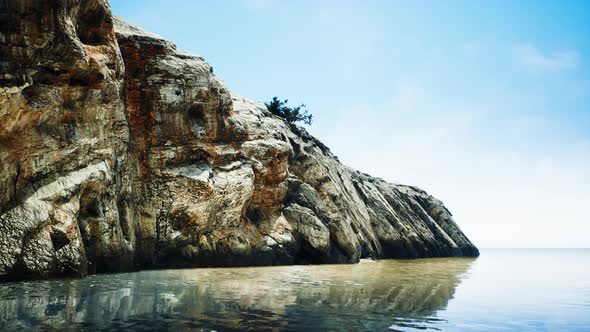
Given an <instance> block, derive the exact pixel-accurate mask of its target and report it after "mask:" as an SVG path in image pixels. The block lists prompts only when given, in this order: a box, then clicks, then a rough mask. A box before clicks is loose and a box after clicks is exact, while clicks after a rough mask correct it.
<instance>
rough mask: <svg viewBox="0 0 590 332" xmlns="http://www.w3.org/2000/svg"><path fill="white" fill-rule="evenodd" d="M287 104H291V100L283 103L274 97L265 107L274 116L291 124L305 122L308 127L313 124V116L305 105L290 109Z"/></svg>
mask: <svg viewBox="0 0 590 332" xmlns="http://www.w3.org/2000/svg"><path fill="white" fill-rule="evenodd" d="M287 103H289V99H285V100H284V101H281V100H280V99H279V98H277V97H273V98H272V100H271V101H269V102H268V103H264V105H266V108H267V109H268V110H269V111H270V112H271V113H272V114H274V115H278V116H280V117H281V118H283V119H285V120H286V121H287V122H288V123H289V124H294V123H295V122H303V123H305V124H306V125H310V124H311V121H312V118H313V115H312V114H311V113H309V112H308V111H307V109H306V106H305V104H301V105H299V106H296V107H289V106H287Z"/></svg>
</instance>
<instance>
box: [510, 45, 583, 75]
mask: <svg viewBox="0 0 590 332" xmlns="http://www.w3.org/2000/svg"><path fill="white" fill-rule="evenodd" d="M516 52H517V55H518V57H519V60H520V61H521V62H522V63H523V64H524V65H526V66H529V67H532V68H536V69H542V70H566V69H572V68H576V67H577V66H578V65H579V63H580V56H579V55H578V53H577V52H576V51H573V50H563V51H558V52H554V53H543V52H542V51H541V50H539V49H538V48H536V47H534V46H532V45H518V46H516Z"/></svg>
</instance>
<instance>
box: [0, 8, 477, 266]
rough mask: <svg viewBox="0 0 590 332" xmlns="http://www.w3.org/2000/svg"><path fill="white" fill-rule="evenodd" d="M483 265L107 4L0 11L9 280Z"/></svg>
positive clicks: (441, 224) (1, 218)
mask: <svg viewBox="0 0 590 332" xmlns="http://www.w3.org/2000/svg"><path fill="white" fill-rule="evenodd" d="M462 255H466V256H475V255H478V251H477V249H476V248H475V246H474V245H473V244H472V243H471V242H470V241H469V240H468V239H467V238H466V237H465V235H464V234H463V233H462V232H461V230H460V229H459V228H458V227H457V225H456V224H455V222H454V221H453V219H452V217H451V213H450V212H449V211H448V210H447V209H446V208H445V207H444V205H443V204H442V203H441V202H440V201H439V200H437V199H435V198H434V197H432V196H429V195H428V194H426V193H425V192H424V191H422V190H420V189H417V188H414V187H409V186H403V185H396V184H390V183H386V182H384V181H382V180H381V179H377V178H373V177H370V176H369V175H366V174H363V173H360V172H358V171H355V170H353V169H350V168H348V167H346V166H344V165H342V164H341V163H340V162H339V161H338V159H337V158H336V157H335V156H334V155H332V153H330V151H329V149H328V148H327V147H326V146H324V145H323V144H322V143H321V142H319V141H318V140H316V139H315V138H314V137H312V136H311V135H309V134H308V133H307V132H306V131H305V130H304V129H303V128H301V127H298V126H290V125H289V124H287V123H285V122H284V121H283V120H282V119H280V118H277V117H275V116H273V115H271V114H270V113H269V112H268V111H266V109H265V107H264V105H262V104H260V103H257V102H254V101H251V100H248V99H245V98H242V97H240V96H238V95H236V94H233V93H232V92H230V91H229V90H228V88H227V87H226V86H225V85H224V84H223V83H222V82H221V81H219V80H218V79H217V78H216V77H215V76H214V74H213V70H212V68H211V66H210V65H209V64H207V63H206V62H205V61H204V59H203V58H201V57H197V56H193V55H189V54H185V53H183V52H181V51H179V50H177V49H176V47H175V46H174V45H173V44H172V43H170V42H168V41H165V40H163V39H162V38H161V37H159V36H157V35H154V34H151V33H147V32H144V31H142V30H140V29H138V28H137V27H133V26H131V25H129V24H127V23H125V22H123V21H121V20H119V19H117V18H113V16H112V14H111V10H110V7H109V5H108V3H107V2H106V0H89V1H75V0H69V1H58V0H51V1H34V0H31V1H20V0H19V1H17V0H2V1H0V277H2V278H22V277H24V276H32V277H50V276H58V275H85V274H87V273H94V272H109V271H124V270H133V269H138V268H156V267H189V266H235V265H271V264H296V263H345V262H356V261H358V260H359V258H361V257H373V258H416V257H435V256H462Z"/></svg>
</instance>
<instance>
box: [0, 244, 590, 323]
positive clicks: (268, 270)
mask: <svg viewBox="0 0 590 332" xmlns="http://www.w3.org/2000/svg"><path fill="white" fill-rule="evenodd" d="M19 329H20V330H56V331H64V330H81V329H83V330H88V331H97V330H112V331H118V330H141V331H145V330H154V331H160V330H176V331H209V330H216V331H233V330H240V331H241V330H254V331H263V330H308V331H313V330H321V331H324V330H335V331H347V330H349V331H359V330H361V331H362V330H380V331H387V330H389V331H423V330H443V331H590V250H482V255H481V257H479V258H477V259H473V258H441V259H420V260H385V261H379V262H362V263H359V264H355V265H323V266H282V267H257V268H227V269H225V268H218V269H190V270H165V271H143V272H137V273H123V274H112V275H98V276H91V277H88V278H85V279H80V280H53V281H34V282H18V283H5V284H0V330H2V331H4V330H8V331H12V330H19Z"/></svg>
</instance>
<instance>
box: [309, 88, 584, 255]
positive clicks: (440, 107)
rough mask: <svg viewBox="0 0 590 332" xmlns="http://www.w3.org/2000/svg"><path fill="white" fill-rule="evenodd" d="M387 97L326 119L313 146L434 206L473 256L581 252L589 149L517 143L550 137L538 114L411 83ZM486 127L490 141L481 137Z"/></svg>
mask: <svg viewBox="0 0 590 332" xmlns="http://www.w3.org/2000/svg"><path fill="white" fill-rule="evenodd" d="M391 95H392V97H393V98H392V100H388V101H383V102H381V103H378V104H363V105H349V106H346V107H345V108H342V109H340V110H339V111H338V113H337V115H336V116H335V117H333V118H330V122H329V124H328V123H327V124H326V127H325V128H330V129H324V130H322V134H323V135H322V137H321V139H323V140H324V141H325V143H327V144H328V145H329V146H330V147H331V149H332V151H333V152H334V153H336V155H338V156H339V158H340V160H342V161H343V162H344V163H345V164H348V165H350V166H353V167H355V168H357V169H360V170H362V171H364V172H367V173H370V174H372V175H375V176H379V177H382V178H384V179H386V180H389V181H392V182H401V183H406V184H412V185H417V186H419V187H422V188H423V189H425V190H427V191H428V192H429V193H431V194H433V195H435V196H437V197H438V198H440V199H442V200H443V201H444V202H445V204H447V206H448V207H449V208H450V209H451V211H452V212H453V214H454V215H455V217H456V220H457V222H458V223H459V225H461V227H462V229H463V230H464V231H465V232H466V234H467V235H468V236H470V237H471V239H472V240H474V241H475V243H476V244H478V245H480V246H482V247H493V246H500V247H542V246H554V247H568V246H573V247H575V246H588V241H587V239H586V238H585V237H584V236H583V235H582V234H588V232H589V231H590V226H589V225H588V224H587V223H582V222H581V221H582V220H586V219H587V217H586V212H585V211H584V207H585V206H586V205H587V204H584V202H587V201H588V199H590V193H589V192H588V189H587V188H588V186H590V178H589V177H588V176H585V175H586V173H587V172H588V171H587V165H588V163H590V145H589V144H590V142H588V141H578V140H568V144H567V146H564V145H561V144H559V145H557V146H545V147H544V148H543V149H542V150H538V149H535V148H534V146H531V144H533V143H527V141H539V140H541V139H542V137H547V136H549V135H553V136H554V137H555V136H556V135H557V134H556V131H557V129H556V128H555V127H553V126H552V124H553V121H551V120H550V119H546V118H544V117H543V116H542V115H540V114H535V117H534V118H530V117H528V114H520V113H518V112H516V111H515V110H512V109H510V110H508V111H507V110H505V108H506V105H504V104H502V103H499V104H497V105H496V104H493V103H490V102H489V101H487V100H486V101H484V102H480V101H478V100H473V99H470V98H464V99H460V100H455V99H453V98H449V97H448V96H445V95H439V94H437V93H436V92H435V91H431V90H430V89H428V88H427V87H425V86H423V85H422V86H421V84H420V83H419V82H416V81H405V82H399V84H397V85H396V86H395V88H394V90H393V91H392V94H391ZM497 97H498V99H500V100H510V99H511V96H500V95H498V96H497ZM508 114H510V117H509V119H507V120H506V121H501V119H502V118H504V117H507V116H508ZM531 119H535V121H531ZM318 121H319V122H321V121H322V120H321V119H319V120H318ZM318 124H319V125H321V123H318ZM490 127H491V128H493V130H494V131H496V132H497V136H499V137H500V138H498V137H493V138H490V139H486V138H485V137H483V136H485V135H487V134H486V133H487V132H489V130H490ZM351 133H354V134H351ZM504 139H506V140H508V141H509V142H503V140H504ZM498 140H500V142H498ZM534 144H536V143H534ZM556 223H558V224H559V227H556ZM507 230H508V231H507ZM531 232H534V233H535V236H534V237H530V236H529V234H530V233H531Z"/></svg>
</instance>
